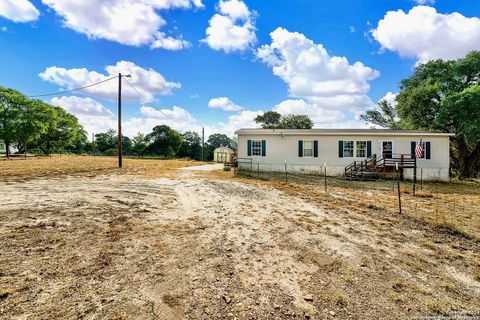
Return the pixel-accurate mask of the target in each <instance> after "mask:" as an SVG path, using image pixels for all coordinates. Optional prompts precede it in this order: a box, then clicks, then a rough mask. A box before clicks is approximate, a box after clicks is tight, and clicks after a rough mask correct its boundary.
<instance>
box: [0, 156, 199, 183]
mask: <svg viewBox="0 0 480 320" xmlns="http://www.w3.org/2000/svg"><path fill="white" fill-rule="evenodd" d="M200 164H202V163H201V162H197V161H191V160H164V159H134V158H124V159H123V168H121V169H119V168H118V160H117V158H116V157H93V156H75V155H68V156H63V155H62V156H59V155H54V156H51V157H32V158H26V159H24V158H16V159H11V160H6V159H4V160H2V161H0V179H2V180H16V181H18V180H29V179H33V178H48V177H59V176H68V175H78V176H87V177H95V176H98V175H102V174H121V175H124V174H129V175H140V176H142V177H145V178H154V177H157V176H161V175H165V174H166V173H168V172H169V171H171V170H173V169H177V168H179V167H188V166H195V165H200Z"/></svg>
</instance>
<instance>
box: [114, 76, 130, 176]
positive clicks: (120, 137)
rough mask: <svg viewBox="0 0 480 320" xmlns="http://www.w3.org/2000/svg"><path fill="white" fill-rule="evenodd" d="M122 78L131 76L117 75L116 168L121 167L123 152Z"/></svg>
mask: <svg viewBox="0 0 480 320" xmlns="http://www.w3.org/2000/svg"><path fill="white" fill-rule="evenodd" d="M122 77H127V78H129V77H131V75H129V74H126V75H122V74H121V73H119V74H118V142H117V143H118V147H117V148H118V167H119V168H121V167H122V161H123V151H122Z"/></svg>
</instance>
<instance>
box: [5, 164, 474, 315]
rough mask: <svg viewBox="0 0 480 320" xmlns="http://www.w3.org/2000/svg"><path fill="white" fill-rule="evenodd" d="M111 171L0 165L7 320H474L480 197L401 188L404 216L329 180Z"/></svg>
mask: <svg viewBox="0 0 480 320" xmlns="http://www.w3.org/2000/svg"><path fill="white" fill-rule="evenodd" d="M116 165H117V164H116V159H114V158H101V157H99V158H97V157H95V158H93V157H71V156H69V157H50V158H36V159H27V160H19V159H18V160H13V161H0V179H2V180H3V181H4V182H5V183H3V184H0V200H1V201H2V206H0V318H1V319H57V318H63V319H72V318H84V319H410V318H412V317H421V316H439V315H442V316H446V315H452V316H453V315H454V314H456V315H457V316H458V315H462V316H469V315H470V316H475V315H477V316H478V314H479V312H480V309H479V308H480V307H479V303H478V302H479V301H480V232H479V230H480V228H479V222H478V221H479V220H480V213H479V212H480V210H479V208H480V203H479V201H480V187H479V184H478V182H474V181H470V182H456V183H450V184H427V185H425V186H424V189H423V190H422V191H420V192H418V193H417V195H415V196H414V195H413V194H412V193H411V191H410V189H409V187H408V184H404V185H403V186H402V187H401V188H402V197H403V199H405V200H404V201H405V204H406V205H405V210H404V213H403V214H399V213H398V212H397V210H396V205H395V203H394V201H393V199H394V198H395V195H394V193H393V191H392V190H389V189H388V188H387V187H386V186H384V185H380V184H379V183H377V185H375V184H374V183H366V182H365V183H357V184H341V183H338V184H336V185H335V184H334V183H333V182H334V180H333V179H332V180H331V181H330V183H331V184H330V185H329V189H328V193H325V190H324V186H323V185H322V184H320V183H318V184H315V183H305V181H303V180H304V179H303V180H302V179H300V178H297V179H296V180H293V179H292V180H289V181H288V182H284V181H280V180H281V179H274V178H272V177H267V176H262V177H247V176H241V175H234V174H233V173H232V172H224V171H222V170H221V169H219V170H215V171H204V170H202V171H195V170H183V169H180V168H182V167H187V166H196V165H199V162H194V161H180V160H141V159H125V160H124V168H123V169H121V170H119V169H118V168H116ZM209 168H215V167H214V166H210V167H209ZM193 169H195V168H193ZM257 178H262V179H257ZM415 203H417V210H416V211H415V210H414V209H415V206H414V205H415ZM440 207H444V209H443V211H440ZM435 214H437V216H438V217H439V218H438V219H437V222H435V220H434V218H435ZM441 216H443V218H444V219H445V222H443V220H442V219H443V218H442V217H441ZM432 219H433V220H432Z"/></svg>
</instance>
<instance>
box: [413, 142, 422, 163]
mask: <svg viewBox="0 0 480 320" xmlns="http://www.w3.org/2000/svg"><path fill="white" fill-rule="evenodd" d="M415 157H416V158H417V159H418V158H423V143H422V139H420V142H418V143H417V146H416V147H415Z"/></svg>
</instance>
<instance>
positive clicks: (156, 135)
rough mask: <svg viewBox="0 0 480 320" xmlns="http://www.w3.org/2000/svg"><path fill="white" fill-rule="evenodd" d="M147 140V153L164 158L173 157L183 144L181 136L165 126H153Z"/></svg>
mask: <svg viewBox="0 0 480 320" xmlns="http://www.w3.org/2000/svg"><path fill="white" fill-rule="evenodd" d="M148 138H149V139H150V140H151V144H150V145H149V147H148V148H149V151H150V152H151V153H153V154H161V155H163V156H164V157H173V156H175V155H176V154H177V153H178V151H179V150H180V147H181V146H182V142H183V139H182V135H181V134H180V133H179V132H177V131H175V130H173V129H172V128H170V127H169V126H167V125H159V126H155V127H154V128H153V129H152V132H151V133H149V134H148Z"/></svg>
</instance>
